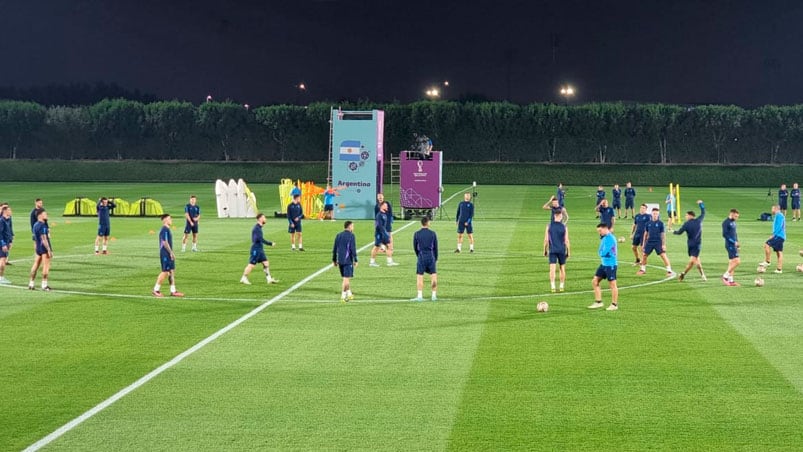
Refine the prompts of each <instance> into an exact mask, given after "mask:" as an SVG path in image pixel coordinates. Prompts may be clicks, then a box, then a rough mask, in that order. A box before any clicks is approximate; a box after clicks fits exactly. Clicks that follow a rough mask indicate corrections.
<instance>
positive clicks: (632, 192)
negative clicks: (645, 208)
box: [625, 182, 636, 218]
mask: <svg viewBox="0 0 803 452" xmlns="http://www.w3.org/2000/svg"><path fill="white" fill-rule="evenodd" d="M635 208H636V189H635V188H633V184H632V183H630V182H628V183H627V186H625V218H627V211H628V210H629V211H630V215H631V216H632V217H635V216H636V211H635Z"/></svg>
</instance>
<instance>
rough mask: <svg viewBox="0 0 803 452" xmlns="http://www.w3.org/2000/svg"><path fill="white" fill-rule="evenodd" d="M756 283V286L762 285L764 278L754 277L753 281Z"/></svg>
mask: <svg viewBox="0 0 803 452" xmlns="http://www.w3.org/2000/svg"><path fill="white" fill-rule="evenodd" d="M754 282H755V283H756V287H764V280H763V279H761V278H756V280H755V281H754Z"/></svg>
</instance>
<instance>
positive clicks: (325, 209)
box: [323, 204, 335, 212]
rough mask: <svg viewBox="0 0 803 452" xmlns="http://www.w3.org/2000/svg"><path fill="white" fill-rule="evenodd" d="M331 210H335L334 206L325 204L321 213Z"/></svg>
mask: <svg viewBox="0 0 803 452" xmlns="http://www.w3.org/2000/svg"><path fill="white" fill-rule="evenodd" d="M333 210H335V206H334V204H325V205H324V206H323V211H324V212H331V211H333Z"/></svg>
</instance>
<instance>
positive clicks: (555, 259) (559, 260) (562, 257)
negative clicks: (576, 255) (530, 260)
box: [549, 253, 566, 265]
mask: <svg viewBox="0 0 803 452" xmlns="http://www.w3.org/2000/svg"><path fill="white" fill-rule="evenodd" d="M549 263H550V264H559V265H565V264H566V253H549Z"/></svg>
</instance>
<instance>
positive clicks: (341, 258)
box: [332, 221, 357, 303]
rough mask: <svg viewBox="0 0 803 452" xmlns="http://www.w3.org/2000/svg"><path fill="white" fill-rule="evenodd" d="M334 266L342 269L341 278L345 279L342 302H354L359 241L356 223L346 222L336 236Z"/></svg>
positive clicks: (333, 250) (341, 295)
mask: <svg viewBox="0 0 803 452" xmlns="http://www.w3.org/2000/svg"><path fill="white" fill-rule="evenodd" d="M332 265H334V266H335V267H338V268H339V269H340V276H341V277H342V278H343V285H342V292H341V294H340V301H341V302H342V303H345V302H347V301H351V300H353V299H354V294H352V293H351V278H353V277H354V267H356V266H357V239H356V238H355V237H354V223H352V222H351V221H346V222H345V223H344V224H343V231H342V232H340V233H339V234H337V236H335V244H334V246H333V247H332Z"/></svg>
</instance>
